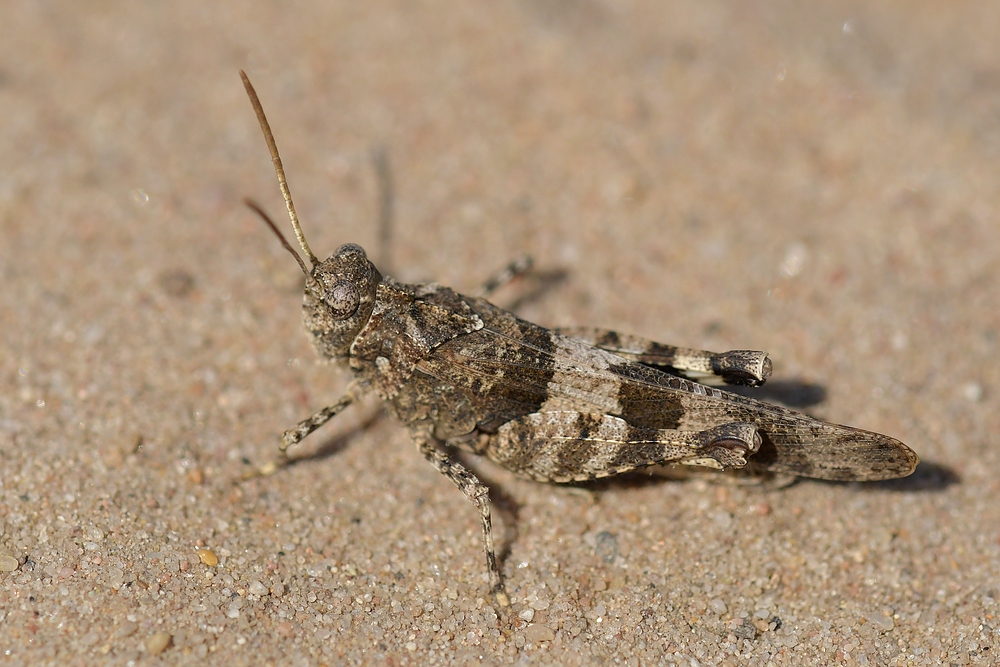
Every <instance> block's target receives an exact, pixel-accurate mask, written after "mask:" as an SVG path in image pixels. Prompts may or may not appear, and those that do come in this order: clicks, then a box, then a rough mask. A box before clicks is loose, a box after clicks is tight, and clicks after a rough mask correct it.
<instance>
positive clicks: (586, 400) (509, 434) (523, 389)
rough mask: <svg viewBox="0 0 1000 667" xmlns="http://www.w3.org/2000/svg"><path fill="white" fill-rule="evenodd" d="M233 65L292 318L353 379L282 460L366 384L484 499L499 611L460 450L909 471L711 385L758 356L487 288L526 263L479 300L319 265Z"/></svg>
mask: <svg viewBox="0 0 1000 667" xmlns="http://www.w3.org/2000/svg"><path fill="white" fill-rule="evenodd" d="M240 76H241V77H242V79H243V85H244V87H245V88H246V91H247V94H248V95H249V97H250V101H251V104H252V105H253V108H254V111H255V112H256V114H257V120H258V121H259V123H260V126H261V130H262V131H263V133H264V138H265V140H266V142H267V145H268V149H269V150H270V152H271V159H272V162H273V164H274V169H275V173H276V175H277V177H278V184H279V186H280V188H281V193H282V196H283V197H284V200H285V206H286V208H287V210H288V216H289V219H290V220H291V224H292V229H293V230H294V231H295V236H296V238H297V239H298V243H299V247H300V248H301V250H302V253H303V254H304V255H305V256H306V258H307V259H308V260H309V262H310V264H311V268H310V267H307V266H306V264H305V261H303V259H302V257H301V256H300V255H299V254H298V252H296V250H295V249H294V248H293V247H292V246H291V245H290V244H289V243H288V241H286V240H285V238H284V236H283V235H282V234H281V232H280V231H279V230H278V228H277V226H276V225H275V224H274V223H273V222H272V221H271V220H270V218H269V217H268V216H267V215H266V214H265V213H264V212H263V211H262V210H261V209H260V207H258V206H257V205H256V204H254V203H253V202H250V201H248V202H247V204H248V205H249V206H250V207H251V208H253V209H254V210H255V211H256V212H257V213H258V214H259V215H260V217H261V218H262V219H263V220H264V222H265V223H266V224H267V225H268V226H269V227H270V228H271V230H272V231H273V232H274V233H275V235H276V236H277V237H278V238H279V239H280V241H281V243H282V245H283V246H284V247H285V248H286V249H287V250H288V251H289V253H291V255H292V256H293V257H294V258H295V260H296V261H297V262H298V264H299V267H300V268H301V270H302V273H303V274H304V275H305V294H304V296H303V303H302V318H303V324H304V326H305V330H306V333H307V334H308V336H309V339H310V340H311V342H312V345H313V347H314V348H315V349H316V352H317V353H318V354H319V355H320V357H323V358H325V359H331V360H336V361H337V362H339V363H340V364H341V365H342V366H345V367H346V368H348V369H350V371H351V372H352V373H353V374H354V379H353V380H352V381H351V383H350V385H349V386H348V388H347V390H346V392H345V393H344V395H343V396H342V397H341V398H340V399H339V400H338V401H336V402H335V403H334V404H333V405H330V406H328V407H325V408H323V409H321V410H319V411H318V412H316V413H315V414H313V415H312V416H311V417H309V418H307V419H305V420H303V421H302V422H300V423H299V424H298V425H297V426H295V427H294V428H292V429H289V430H287V431H285V433H284V435H283V437H282V442H281V446H280V451H281V453H282V456H283V457H284V458H283V459H282V461H284V462H287V461H288V460H289V459H288V454H287V450H288V448H289V447H291V446H293V445H295V444H296V443H298V442H300V441H301V440H302V439H303V438H305V437H306V436H307V435H309V434H310V433H312V432H313V431H315V430H316V429H317V428H319V427H320V426H322V425H323V424H325V423H326V422H327V421H329V420H330V419H331V418H333V417H334V416H335V415H337V414H338V413H339V412H341V411H342V410H344V409H345V408H346V407H348V406H349V405H351V404H352V403H355V402H357V401H358V400H359V399H360V398H361V397H363V396H364V395H366V394H368V393H370V392H375V393H376V394H377V395H378V396H379V397H380V398H381V399H382V400H383V401H384V402H385V403H386V405H387V406H388V407H389V410H390V411H391V412H392V413H393V414H394V415H395V417H396V418H397V419H398V420H399V421H400V422H402V424H403V425H405V426H406V428H407V429H408V430H409V432H410V435H411V437H412V439H413V441H414V443H415V444H416V446H417V449H418V450H419V451H420V453H421V454H422V455H423V456H424V457H425V458H426V459H427V460H428V461H429V462H430V464H431V465H432V466H434V468H435V469H436V470H437V471H438V472H440V473H441V474H443V475H444V476H445V477H447V478H448V479H449V480H451V481H452V483H454V484H455V485H456V486H457V487H458V488H459V490H461V492H462V493H463V494H464V495H465V497H466V498H467V499H468V500H470V501H471V502H472V503H473V504H474V505H475V506H476V507H477V508H478V509H479V513H480V518H481V520H482V535H483V548H484V550H485V552H486V565H487V570H488V572H489V582H490V587H491V589H492V593H493V595H494V596H495V597H496V599H497V601H498V603H499V604H500V605H501V606H507V605H509V599H508V597H507V595H506V593H505V591H504V584H503V578H502V576H501V572H500V569H499V567H498V566H497V559H496V555H495V552H494V547H493V530H492V524H491V519H490V500H489V490H488V488H487V487H486V486H485V485H483V484H482V483H481V482H480V481H479V479H478V478H477V477H476V475H475V474H474V473H473V472H472V471H471V470H469V469H468V468H467V467H466V466H464V465H463V464H462V463H461V462H460V461H458V460H457V459H456V458H455V456H454V453H455V450H462V451H466V452H471V453H473V454H477V455H482V456H486V457H488V458H490V459H491V460H493V461H494V462H496V463H497V464H499V465H500V466H502V467H504V468H506V469H507V470H510V471H512V472H514V473H516V474H518V475H521V476H524V477H528V478H530V479H533V480H537V481H540V482H555V483H571V482H583V481H587V480H594V479H598V478H601V477H608V476H611V475H618V474H621V473H625V472H629V471H632V470H636V469H638V468H642V467H646V466H652V465H657V464H665V463H676V464H685V465H690V466H702V467H708V468H715V469H718V470H730V469H741V468H746V467H747V466H748V464H749V463H753V464H754V467H755V468H757V469H763V470H768V471H772V472H776V473H786V474H791V475H797V476H803V477H813V478H817V479H827V480H854V481H873V480H883V479H891V478H895V477H904V476H906V475H909V474H910V473H911V472H913V470H914V468H915V467H916V465H917V462H918V459H917V456H916V454H915V453H914V452H913V451H912V450H910V448H908V447H907V446H906V445H904V444H903V443H901V442H899V441H898V440H895V439H893V438H890V437H888V436H885V435H880V434H878V433H872V432H870V431H864V430H861V429H857V428H852V427H849V426H840V425H838V424H831V423H828V422H823V421H819V420H817V419H813V418H812V417H809V416H807V415H804V414H801V413H799V412H795V411H793V410H789V409H787V408H783V407H779V406H776V405H770V404H768V403H764V402H761V401H757V400H754V399H751V398H747V397H744V396H741V395H738V394H734V393H730V392H727V391H723V390H720V389H716V388H714V387H711V386H707V385H708V384H719V383H727V384H735V385H750V386H757V385H761V384H763V383H764V382H765V381H766V380H767V378H768V377H769V376H770V374H771V360H770V359H769V358H768V356H767V354H766V353H764V352H758V351H754V350H734V351H730V352H722V353H713V352H706V351H702V350H692V349H686V348H679V347H674V346H671V345H663V344H660V343H655V342H653V341H649V340H645V339H642V338H638V337H634V336H628V335H624V334H620V333H616V332H614V331H605V330H598V329H589V328H572V329H555V330H550V329H546V328H544V327H541V326H539V325H537V324H532V323H531V322H527V321H525V320H522V319H520V318H518V317H517V316H515V315H513V314H512V313H509V312H507V311H505V310H502V309H501V308H498V307H497V306H495V305H493V304H492V303H490V302H489V301H487V300H486V299H485V298H484V297H485V296H488V295H489V293H490V292H491V291H492V290H494V289H496V288H497V287H499V286H500V285H501V284H503V283H504V282H505V281H506V280H507V279H509V278H510V277H512V276H513V275H516V274H517V273H519V272H521V271H523V270H525V269H526V265H525V264H524V263H522V264H520V265H518V264H514V265H512V266H511V267H509V269H508V270H507V271H506V272H505V273H504V274H501V276H500V277H498V278H496V279H493V280H491V281H490V282H488V283H487V285H486V286H485V287H484V288H483V289H482V290H481V291H480V296H465V295H462V294H459V293H457V292H455V291H453V290H451V289H449V288H447V287H443V286H441V285H438V284H435V283H430V284H420V285H407V284H403V283H400V282H397V281H396V280H393V279H392V278H390V277H388V276H384V275H382V273H380V272H379V270H378V269H377V268H376V267H375V265H374V264H373V263H372V262H371V261H369V260H368V258H367V256H366V255H365V251H364V250H363V249H362V248H361V247H360V246H358V245H355V244H353V243H348V244H346V245H342V246H341V247H340V248H338V249H337V251H336V252H334V253H333V255H331V256H330V257H329V258H328V259H326V260H325V261H322V262H321V261H319V259H318V258H317V257H316V256H315V255H314V254H313V252H312V250H311V249H310V248H309V244H308V243H307V242H306V239H305V236H304V235H303V233H302V228H301V227H300V225H299V221H298V216H297V215H296V213H295V207H294V205H293V204H292V197H291V194H290V192H289V190H288V184H287V182H286V180H285V174H284V169H283V167H282V164H281V158H280V157H279V156H278V149H277V146H276V145H275V142H274V137H273V135H272V133H271V129H270V127H269V125H268V122H267V119H266V117H265V116H264V110H263V107H262V106H261V104H260V100H259V99H258V98H257V94H256V92H254V89H253V86H252V85H251V84H250V80H249V79H248V78H247V76H246V74H245V73H244V72H242V71H241V72H240ZM275 468H276V465H275V466H272V468H271V471H273V469H275Z"/></svg>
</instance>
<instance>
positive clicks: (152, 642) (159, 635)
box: [143, 632, 173, 655]
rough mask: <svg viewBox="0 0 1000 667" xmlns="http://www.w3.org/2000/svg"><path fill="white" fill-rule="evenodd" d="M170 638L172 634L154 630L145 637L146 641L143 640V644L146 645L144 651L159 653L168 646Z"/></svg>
mask: <svg viewBox="0 0 1000 667" xmlns="http://www.w3.org/2000/svg"><path fill="white" fill-rule="evenodd" d="M171 639H173V636H172V635H171V634H170V633H169V632H154V633H153V634H151V635H149V636H148V637H146V641H144V642H143V645H144V646H145V647H146V653H148V654H150V655H160V654H161V653H163V652H164V651H166V650H167V647H168V646H170V640H171Z"/></svg>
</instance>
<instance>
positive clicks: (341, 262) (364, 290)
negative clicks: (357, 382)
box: [302, 243, 382, 358]
mask: <svg viewBox="0 0 1000 667" xmlns="http://www.w3.org/2000/svg"><path fill="white" fill-rule="evenodd" d="M380 282H382V274H381V273H379V271H378V269H376V268H375V265H374V264H372V263H371V262H370V261H369V260H368V257H367V256H366V255H365V251H364V249H363V248H362V247H361V246H359V245H355V244H353V243H348V244H346V245H342V246H340V248H338V249H337V252H335V253H333V255H332V256H330V258H329V259H327V260H326V261H324V262H320V263H319V264H317V265H316V266H315V267H313V270H312V272H311V274H310V275H309V276H308V277H307V278H306V289H305V295H304V296H303V299H302V323H303V325H304V326H305V329H306V332H307V333H308V334H309V338H310V339H311V340H312V344H313V347H315V348H316V352H318V353H319V355H320V356H322V357H327V358H338V357H346V356H347V355H348V353H349V352H348V351H349V348H350V346H351V342H352V341H353V340H354V338H355V337H356V336H357V335H358V333H359V332H360V331H361V328H362V327H364V325H365V324H367V322H368V318H369V317H370V316H371V314H372V309H373V308H374V307H375V291H376V290H377V289H378V285H379V283H380Z"/></svg>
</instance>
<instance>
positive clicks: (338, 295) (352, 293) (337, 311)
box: [326, 280, 361, 320]
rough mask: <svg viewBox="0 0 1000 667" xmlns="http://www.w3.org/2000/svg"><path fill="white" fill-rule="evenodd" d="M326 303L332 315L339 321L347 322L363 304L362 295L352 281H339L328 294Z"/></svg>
mask: <svg viewBox="0 0 1000 667" xmlns="http://www.w3.org/2000/svg"><path fill="white" fill-rule="evenodd" d="M326 303H327V305H328V306H330V314H331V315H333V316H334V317H335V318H337V319H338V320H346V319H347V318H348V317H350V316H351V315H353V314H354V313H355V311H357V309H358V304H360V303H361V293H360V292H359V291H358V287H357V285H355V284H354V283H352V282H351V281H350V280H338V281H337V282H335V283H334V284H333V287H331V288H330V289H329V291H328V292H327V293H326Z"/></svg>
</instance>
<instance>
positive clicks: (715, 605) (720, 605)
mask: <svg viewBox="0 0 1000 667" xmlns="http://www.w3.org/2000/svg"><path fill="white" fill-rule="evenodd" d="M708 606H709V607H711V608H712V611H714V612H715V613H716V614H725V613H726V610H727V607H726V603H725V602H723V601H722V599H721V598H713V599H712V600H711V601H710V602H709V603H708Z"/></svg>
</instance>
